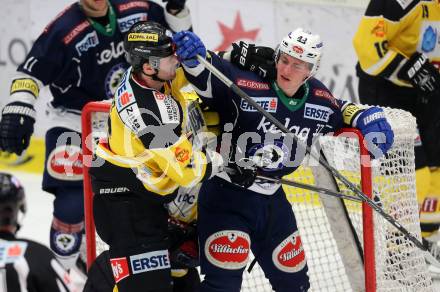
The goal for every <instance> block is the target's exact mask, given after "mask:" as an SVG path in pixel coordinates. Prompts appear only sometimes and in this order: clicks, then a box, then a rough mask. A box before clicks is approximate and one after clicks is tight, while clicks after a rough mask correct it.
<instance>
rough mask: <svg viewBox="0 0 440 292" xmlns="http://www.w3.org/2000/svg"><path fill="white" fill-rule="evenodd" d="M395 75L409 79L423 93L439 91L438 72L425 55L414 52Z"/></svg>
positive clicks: (439, 75)
mask: <svg viewBox="0 0 440 292" xmlns="http://www.w3.org/2000/svg"><path fill="white" fill-rule="evenodd" d="M397 76H398V77H399V78H400V79H402V80H406V81H409V82H410V83H411V84H412V85H413V86H414V88H416V89H418V90H420V91H421V92H422V93H424V94H430V93H433V92H435V91H438V92H440V72H439V71H438V69H437V68H435V67H434V65H432V64H431V63H430V62H429V59H428V57H427V56H426V55H424V54H421V53H418V52H416V53H414V54H413V55H412V56H411V58H410V59H409V60H408V61H407V62H406V63H405V65H403V67H402V68H401V69H400V71H399V73H398V74H397Z"/></svg>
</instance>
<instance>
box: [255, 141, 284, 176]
mask: <svg viewBox="0 0 440 292" xmlns="http://www.w3.org/2000/svg"><path fill="white" fill-rule="evenodd" d="M289 155H290V152H289V149H288V148H287V146H286V145H284V144H283V143H282V142H281V141H274V143H271V144H257V145H254V146H252V148H250V149H249V156H250V157H252V161H253V162H254V163H255V165H257V166H258V167H261V168H264V170H266V171H274V170H277V169H280V168H282V167H283V165H286V163H287V159H289Z"/></svg>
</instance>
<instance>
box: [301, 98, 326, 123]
mask: <svg viewBox="0 0 440 292" xmlns="http://www.w3.org/2000/svg"><path fill="white" fill-rule="evenodd" d="M332 114H333V111H332V110H331V109H330V108H329V107H326V106H322V105H317V104H313V103H306V104H305V106H304V118H306V119H311V120H316V121H320V122H325V123H328V121H329V120H330V116H331V115H332Z"/></svg>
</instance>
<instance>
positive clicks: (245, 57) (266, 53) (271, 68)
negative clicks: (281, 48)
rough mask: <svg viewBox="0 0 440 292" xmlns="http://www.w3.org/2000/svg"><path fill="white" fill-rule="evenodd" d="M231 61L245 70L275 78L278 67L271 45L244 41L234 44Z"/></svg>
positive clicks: (270, 78)
mask: <svg viewBox="0 0 440 292" xmlns="http://www.w3.org/2000/svg"><path fill="white" fill-rule="evenodd" d="M231 63H233V64H235V65H237V66H238V67H240V68H241V69H243V70H248V71H251V72H255V73H256V74H258V76H260V77H261V78H265V79H269V80H274V79H275V78H276V75H277V73H276V69H275V61H274V50H273V49H272V48H269V47H256V46H255V45H254V44H247V43H245V42H243V41H240V43H239V44H238V45H237V44H236V43H233V44H232V51H231Z"/></svg>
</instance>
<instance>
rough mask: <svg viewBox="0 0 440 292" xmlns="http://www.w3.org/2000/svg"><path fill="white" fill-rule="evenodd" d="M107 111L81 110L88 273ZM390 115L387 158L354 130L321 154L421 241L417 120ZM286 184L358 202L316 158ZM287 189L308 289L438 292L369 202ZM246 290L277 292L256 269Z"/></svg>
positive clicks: (95, 247) (327, 140) (333, 139)
mask: <svg viewBox="0 0 440 292" xmlns="http://www.w3.org/2000/svg"><path fill="white" fill-rule="evenodd" d="M109 109H110V103H109V102H92V103H89V104H87V105H86V106H85V107H84V109H83V112H82V148H83V162H84V163H83V164H84V204H85V207H84V208H85V210H84V213H85V225H86V240H87V265H88V267H90V265H91V263H92V262H93V260H94V259H95V257H96V255H97V254H99V253H100V252H102V251H103V250H104V249H106V248H107V247H106V245H105V244H104V243H103V242H102V241H101V240H100V239H99V236H97V235H96V231H95V225H94V221H93V192H92V189H91V185H90V177H89V175H88V167H90V165H91V155H92V154H93V149H94V145H96V143H97V141H98V140H99V138H100V137H105V135H106V119H107V115H108V112H109ZM384 111H385V114H386V116H387V118H388V120H389V122H390V124H391V127H392V128H393V131H394V134H395V140H394V145H393V147H392V148H391V150H390V151H389V152H388V154H387V155H386V156H385V157H382V158H380V159H377V160H372V161H370V159H369V157H370V156H369V154H368V151H367V149H366V147H365V146H364V144H365V143H364V142H363V137H362V135H361V134H360V133H359V131H357V130H355V129H344V130H342V131H341V133H339V135H338V136H324V137H321V138H320V139H319V140H320V141H319V144H320V150H321V152H322V153H323V155H324V156H325V157H326V159H327V160H328V162H329V164H330V165H331V166H332V167H334V168H335V169H337V170H338V171H339V172H340V173H341V174H343V175H344V176H345V177H347V178H348V179H349V180H350V181H351V182H352V183H353V184H355V185H356V186H358V187H359V188H361V189H362V191H363V192H364V193H365V194H367V195H368V196H370V198H372V199H374V200H375V201H376V203H378V204H380V205H381V206H382V208H383V209H384V211H385V212H386V213H388V214H390V215H391V216H392V217H393V218H394V219H395V220H397V221H398V222H399V223H400V224H402V226H404V227H405V228H406V229H407V230H408V231H409V232H411V234H413V235H414V236H416V237H417V238H419V239H421V233H420V222H419V217H418V216H419V215H418V204H417V198H416V189H415V163H414V139H415V138H416V135H417V132H416V123H415V118H414V117H412V116H411V114H409V113H408V112H405V111H403V110H398V109H390V108H384ZM286 178H287V179H291V180H294V181H298V182H301V183H306V184H311V185H316V186H319V187H324V188H327V189H330V190H333V191H337V192H341V193H343V194H344V195H348V196H355V195H354V194H353V193H352V192H351V191H350V190H349V189H348V188H347V187H345V186H344V185H343V184H342V183H340V182H338V181H337V180H335V178H334V177H333V175H331V174H330V173H329V172H328V171H327V170H326V169H324V168H323V167H322V166H320V165H319V164H318V163H317V162H316V161H314V160H313V159H312V158H306V159H305V160H304V162H303V164H302V165H301V166H300V168H299V169H298V170H297V171H295V172H294V173H293V174H291V175H289V176H287V177H286ZM283 188H284V190H285V192H286V196H287V199H288V200H289V202H290V203H291V204H292V209H293V211H294V214H295V217H296V220H297V225H298V229H299V233H300V235H301V240H302V243H303V246H304V251H305V254H306V258H307V263H308V267H309V278H310V284H311V289H310V291H338V292H339V291H355V292H358V291H367V292H373V291H434V288H433V286H432V285H433V284H432V280H431V278H430V275H429V272H428V267H427V265H426V263H425V260H424V258H423V254H422V252H421V251H420V250H419V249H418V248H417V247H416V246H415V245H414V244H413V243H412V242H411V241H409V240H408V239H407V238H405V236H404V235H403V234H401V233H400V232H399V231H398V230H397V229H395V228H394V227H393V226H392V225H391V224H389V223H388V222H387V221H386V220H384V218H382V217H381V216H380V215H379V214H376V213H374V212H373V210H372V209H371V208H370V207H369V206H368V205H367V204H366V203H362V204H360V203H358V202H353V201H350V200H345V199H339V198H335V197H330V196H327V195H319V194H317V193H315V192H313V191H307V190H304V189H301V188H296V187H291V186H283ZM242 291H258V292H262V291H271V286H270V284H269V282H268V280H267V279H265V277H264V273H263V272H262V270H261V268H260V267H259V266H258V264H257V265H255V266H254V268H253V270H252V272H251V273H247V272H246V271H245V272H244V276H243V284H242Z"/></svg>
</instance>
